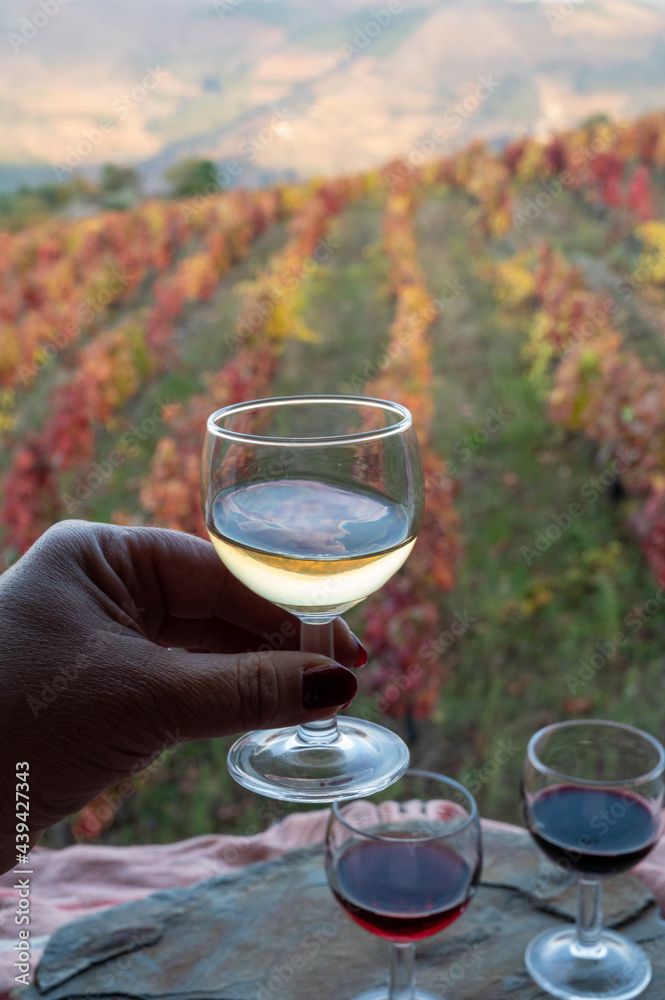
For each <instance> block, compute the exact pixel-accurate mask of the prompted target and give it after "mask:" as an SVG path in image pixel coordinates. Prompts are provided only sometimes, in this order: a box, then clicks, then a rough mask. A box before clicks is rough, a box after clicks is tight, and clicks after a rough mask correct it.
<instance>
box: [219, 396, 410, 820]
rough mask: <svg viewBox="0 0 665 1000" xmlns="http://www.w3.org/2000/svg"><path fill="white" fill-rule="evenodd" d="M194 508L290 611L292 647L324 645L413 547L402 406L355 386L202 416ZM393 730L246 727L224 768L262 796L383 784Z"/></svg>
mask: <svg viewBox="0 0 665 1000" xmlns="http://www.w3.org/2000/svg"><path fill="white" fill-rule="evenodd" d="M202 489H203V510H204V517H205V523H206V527H207V529H208V533H209V534H210V538H211V539H212V542H213V544H214V546H215V549H216V550H217V553H218V554H219V556H220V558H221V559H222V561H223V562H224V563H225V564H226V566H227V567H228V569H229V570H230V571H231V572H232V573H233V574H234V575H235V576H236V577H237V578H238V579H239V580H241V581H242V582H243V583H244V584H246V586H248V587H249V588H250V589H251V590H253V591H254V592H255V593H257V594H259V595H261V596H262V597H265V598H267V599H268V600H269V601H272V602H273V603H274V604H277V605H279V606H280V607H282V608H285V609H286V610H288V611H290V612H292V613H293V614H294V615H296V616H297V617H298V618H299V619H300V621H301V649H302V650H303V651H306V652H313V653H321V654H323V655H325V656H329V657H331V658H334V648H333V628H332V626H333V622H334V620H335V618H336V617H337V616H338V615H339V614H341V613H342V612H344V611H346V610H347V609H348V608H351V607H353V605H354V604H358V603H359V602H360V601H362V600H363V599H364V598H365V597H367V596H368V595H369V594H371V593H373V592H374V591H376V590H378V589H379V588H380V587H381V586H382V585H383V584H384V583H385V582H386V581H387V580H388V579H389V578H390V577H391V576H392V575H393V574H394V573H395V572H396V571H397V570H398V569H399V567H400V566H401V565H402V563H403V562H404V561H405V559H406V558H407V556H408V554H409V552H410V551H411V549H412V548H413V544H414V542H415V540H416V535H417V533H418V529H419V526H420V521H421V518H422V512H423V507H424V492H425V491H424V482H423V471H422V462H421V457H420V450H419V447H418V440H417V438H416V434H415V431H414V428H413V421H412V418H411V414H410V413H409V411H408V410H407V409H405V407H403V406H401V405H399V404H398V403H391V402H388V401H386V400H381V399H369V398H364V397H356V396H291V397H276V398H272V399H259V400H254V401H252V402H246V403H239V404H236V405H234V406H228V407H225V408H224V409H222V410H218V411H217V412H216V413H213V414H212V415H211V416H210V417H209V418H208V423H207V431H206V442H205V450H204V456H203V474H202ZM408 763H409V753H408V750H407V748H406V745H405V744H404V742H403V741H402V740H401V739H400V738H399V737H398V736H397V735H396V734H394V733H392V732H390V731H389V730H387V729H384V728H383V727H381V726H379V725H377V724H376V723H373V722H369V721H366V720H361V719H354V718H349V717H347V716H344V717H342V718H340V719H339V720H337V719H336V718H335V717H332V718H329V719H325V720H323V721H318V722H312V723H307V724H305V725H302V726H300V727H291V728H286V729H272V730H265V731H260V732H252V733H247V734H246V735H245V736H243V737H241V738H240V739H239V740H238V741H237V742H236V743H235V744H234V746H233V747H232V748H231V751H230V753H229V770H230V772H231V774H232V776H233V777H234V778H235V779H236V780H237V781H238V782H239V783H240V784H241V785H244V786H245V787H246V788H250V789H252V790H253V791H256V792H259V793H260V794H262V795H266V796H268V797H270V798H277V799H283V800H287V801H294V802H329V801H332V800H339V799H346V798H355V797H357V796H358V795H359V794H360V793H363V794H365V793H371V792H374V791H380V789H382V788H385V787H386V786H387V785H389V784H391V783H392V782H393V781H394V780H396V778H398V777H399V776H400V775H401V774H402V773H403V772H404V771H405V770H406V768H407V766H408Z"/></svg>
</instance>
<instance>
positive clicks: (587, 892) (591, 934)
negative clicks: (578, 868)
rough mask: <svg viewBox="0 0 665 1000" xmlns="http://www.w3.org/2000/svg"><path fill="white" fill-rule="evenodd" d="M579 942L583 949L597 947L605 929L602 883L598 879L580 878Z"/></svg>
mask: <svg viewBox="0 0 665 1000" xmlns="http://www.w3.org/2000/svg"><path fill="white" fill-rule="evenodd" d="M579 882H580V888H579V906H578V911H577V944H578V946H579V947H581V948H583V949H593V948H597V946H598V943H599V941H600V936H601V933H602V929H603V908H602V896H601V885H600V882H599V881H598V880H597V879H586V878H581V879H580V880H579Z"/></svg>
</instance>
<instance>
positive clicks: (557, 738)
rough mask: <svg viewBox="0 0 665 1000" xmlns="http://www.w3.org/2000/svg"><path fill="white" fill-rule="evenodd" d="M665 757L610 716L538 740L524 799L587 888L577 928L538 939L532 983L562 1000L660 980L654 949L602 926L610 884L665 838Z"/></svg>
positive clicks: (527, 814) (617, 996)
mask: <svg viewBox="0 0 665 1000" xmlns="http://www.w3.org/2000/svg"><path fill="white" fill-rule="evenodd" d="M664 770H665V751H664V750H663V747H662V746H661V744H660V743H659V742H658V741H657V740H656V739H654V738H653V737H652V736H650V735H649V734H648V733H644V732H642V731H641V730H639V729H635V728H634V727H632V726H627V725H622V724H619V723H614V722H608V721H605V720H601V719H591V720H579V721H570V722H562V723H556V724H554V725H551V726H547V727H545V728H544V729H542V730H540V731H539V732H537V733H536V734H535V735H534V736H533V737H532V738H531V740H530V741H529V745H528V748H527V755H526V760H525V763H524V768H523V773H522V789H521V801H522V811H523V815H524V820H525V823H526V826H527V828H528V830H529V832H530V833H531V836H532V837H533V838H534V840H535V842H536V844H537V845H538V847H539V848H540V849H541V850H542V851H543V853H544V854H545V855H546V856H547V857H549V858H550V860H551V861H553V862H554V863H555V864H556V865H558V866H559V867H563V868H565V869H566V870H568V871H571V872H572V873H574V874H575V875H576V876H577V877H578V880H579V884H580V905H579V915H578V921H577V925H576V927H575V928H565V929H562V930H555V931H553V932H551V931H545V932H543V933H542V934H540V935H538V936H537V937H536V938H534V939H533V941H531V942H530V944H529V946H528V947H527V950H526V955H525V961H526V965H527V968H528V970H529V972H530V974H531V976H532V978H533V979H534V980H535V981H536V982H537V983H538V985H539V986H541V987H542V988H543V989H544V990H546V991H547V992H548V993H550V994H551V995H552V996H555V997H559V998H560V1000H587V998H596V1000H598V998H605V1000H630V998H632V997H635V996H638V995H639V994H640V993H641V992H642V991H643V990H644V989H645V987H646V986H647V984H648V983H649V980H650V978H651V966H650V963H649V960H648V957H647V955H646V954H645V952H644V951H643V950H642V949H641V948H639V947H638V946H637V945H635V944H634V943H633V942H632V941H630V940H629V939H628V938H627V937H625V936H623V935H620V934H617V933H615V932H613V931H608V930H604V929H603V928H602V911H601V904H600V884H601V883H600V881H599V880H600V879H602V878H605V877H608V876H611V875H617V874H619V873H621V872H625V871H628V870H629V869H631V868H632V867H633V866H634V865H636V864H637V863H638V862H639V861H641V860H642V859H643V858H644V857H646V855H647V854H648V853H649V851H651V849H652V848H653V847H654V846H655V844H656V843H657V841H658V839H659V837H660V835H661V831H662V809H663V795H664V779H663V774H664Z"/></svg>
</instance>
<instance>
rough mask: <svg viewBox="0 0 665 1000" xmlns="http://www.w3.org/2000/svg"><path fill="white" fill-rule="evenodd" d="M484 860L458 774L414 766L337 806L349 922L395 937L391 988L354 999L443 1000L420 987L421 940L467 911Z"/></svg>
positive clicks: (337, 859) (332, 849)
mask: <svg viewBox="0 0 665 1000" xmlns="http://www.w3.org/2000/svg"><path fill="white" fill-rule="evenodd" d="M481 863H482V852H481V840H480V820H479V818H478V809H477V807H476V803H475V801H474V799H473V797H472V796H471V794H470V793H469V792H468V791H467V790H466V789H465V788H464V787H463V786H462V785H460V784H458V782H456V781H453V780H452V779H451V778H445V777H443V776H442V775H440V774H433V773H430V772H427V771H407V772H406V774H404V775H403V777H402V778H401V779H400V780H399V781H398V782H396V783H395V784H394V785H392V786H391V787H390V788H388V789H386V791H384V792H382V793H381V794H379V795H374V796H371V797H369V798H365V799H357V800H355V801H353V802H349V803H345V804H341V803H338V802H336V803H335V804H334V805H333V808H332V813H331V816H330V821H329V823H328V829H327V832H326V873H327V875H328V882H329V883H330V888H331V889H332V891H333V894H334V896H335V898H336V900H337V902H338V903H339V904H340V906H341V907H342V909H343V910H344V911H345V912H346V913H347V914H348V916H349V917H351V919H352V920H354V921H355V922H356V923H357V924H359V925H360V926H361V927H363V928H364V929H365V930H366V931H369V932H370V933H371V934H376V935H378V936H379V937H382V938H386V940H388V941H391V942H392V952H391V954H392V957H391V965H390V982H389V984H388V986H379V987H377V988H375V989H369V990H366V991H365V992H363V993H361V994H359V995H358V996H357V997H356V998H355V1000H440V998H439V997H438V996H436V995H435V994H433V993H430V992H429V991H427V990H422V989H417V988H416V987H415V986H414V961H415V944H414V942H416V941H418V940H419V939H420V938H425V937H429V936H430V935H432V934H436V933H437V931H441V930H443V929H444V928H445V927H447V926H448V925H449V924H451V923H452V922H453V921H454V920H457V918H458V917H460V916H461V915H462V914H463V913H464V911H465V910H466V908H467V906H468V905H469V903H470V902H471V899H472V898H473V896H474V893H475V891H476V888H477V886H478V882H479V880H480V870H481Z"/></svg>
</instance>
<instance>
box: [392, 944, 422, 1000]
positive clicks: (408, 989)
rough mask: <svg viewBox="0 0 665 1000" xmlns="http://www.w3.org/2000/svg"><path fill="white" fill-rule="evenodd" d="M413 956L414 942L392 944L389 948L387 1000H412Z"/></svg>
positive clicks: (414, 952) (414, 955)
mask: <svg viewBox="0 0 665 1000" xmlns="http://www.w3.org/2000/svg"><path fill="white" fill-rule="evenodd" d="M415 958H416V946H415V945H414V944H410V943H409V944H393V946H392V948H391V950H390V986H389V988H388V989H389V995H388V996H389V1000H412V997H413V969H414V964H415Z"/></svg>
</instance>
